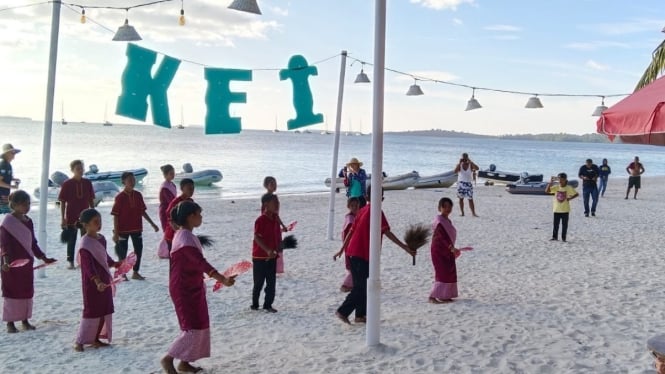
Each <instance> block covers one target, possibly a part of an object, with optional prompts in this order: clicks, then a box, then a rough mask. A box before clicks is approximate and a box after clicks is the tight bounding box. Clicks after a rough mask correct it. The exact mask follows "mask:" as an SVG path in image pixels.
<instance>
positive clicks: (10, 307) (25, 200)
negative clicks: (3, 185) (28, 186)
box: [0, 190, 55, 333]
mask: <svg viewBox="0 0 665 374" xmlns="http://www.w3.org/2000/svg"><path fill="white" fill-rule="evenodd" d="M8 201H9V208H10V209H11V210H12V213H11V214H8V215H6V216H5V217H4V219H3V220H2V224H0V256H1V257H0V258H1V260H0V261H1V262H2V271H0V274H1V278H2V297H3V298H4V302H3V307H2V320H3V321H5V322H7V332H8V333H15V332H18V330H17V329H16V326H14V322H16V321H22V325H23V329H24V330H34V329H35V327H34V326H32V325H31V324H30V322H29V321H28V319H30V318H31V317H32V297H33V295H34V294H35V288H34V271H33V270H32V267H33V263H34V258H35V257H36V258H38V259H40V260H42V261H44V262H45V263H47V264H50V263H52V262H55V260H54V259H52V258H47V257H46V255H45V254H44V253H43V252H42V251H41V249H40V248H39V246H38V245H37V239H36V238H35V230H34V226H33V224H32V220H31V219H30V218H29V217H28V216H27V215H26V214H27V213H28V212H29V211H30V195H28V193H27V192H25V191H22V190H18V191H15V192H13V193H12V194H10V195H9V198H8ZM21 259H25V260H28V263H27V264H25V265H23V266H19V267H10V266H9V265H10V264H11V263H12V262H13V261H16V260H21Z"/></svg>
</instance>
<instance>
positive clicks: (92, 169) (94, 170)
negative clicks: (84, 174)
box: [88, 164, 99, 174]
mask: <svg viewBox="0 0 665 374" xmlns="http://www.w3.org/2000/svg"><path fill="white" fill-rule="evenodd" d="M88 172H90V173H92V174H97V172H99V169H98V168H97V165H95V164H92V165H90V166H89V167H88Z"/></svg>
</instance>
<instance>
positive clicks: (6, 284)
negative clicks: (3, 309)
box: [0, 218, 44, 299]
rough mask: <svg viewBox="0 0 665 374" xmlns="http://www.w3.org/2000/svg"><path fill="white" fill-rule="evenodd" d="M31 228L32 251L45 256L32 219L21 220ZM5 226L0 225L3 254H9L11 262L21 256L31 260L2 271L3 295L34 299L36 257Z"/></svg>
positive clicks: (0, 276)
mask: <svg viewBox="0 0 665 374" xmlns="http://www.w3.org/2000/svg"><path fill="white" fill-rule="evenodd" d="M21 223H22V224H24V225H25V226H26V227H27V228H28V229H29V230H30V233H31V235H32V252H33V253H34V254H35V256H36V257H37V258H42V257H44V253H43V252H42V250H41V249H40V248H39V246H38V245H37V239H36V238H35V229H34V226H33V224H32V220H30V219H29V218H28V221H26V222H24V221H21ZM14 235H15V233H11V232H9V231H8V230H7V228H5V227H4V226H0V248H2V255H3V256H7V257H8V260H9V262H10V263H11V262H13V261H15V260H18V259H21V258H27V259H29V260H30V262H29V263H28V264H27V265H23V266H20V267H17V268H10V269H9V271H0V279H2V297H8V298H10V299H32V297H33V295H34V294H35V288H34V271H33V270H32V268H33V265H34V258H33V257H32V256H30V254H29V253H28V252H27V251H26V250H25V248H23V246H22V245H21V243H20V242H19V241H18V239H16V237H15V236H14Z"/></svg>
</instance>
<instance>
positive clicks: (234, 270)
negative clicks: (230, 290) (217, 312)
mask: <svg viewBox="0 0 665 374" xmlns="http://www.w3.org/2000/svg"><path fill="white" fill-rule="evenodd" d="M251 268H252V263H251V262H249V261H247V260H243V261H240V262H238V263H237V264H235V265H233V266H231V267H230V268H228V269H226V270H224V272H223V273H222V275H223V276H224V277H225V278H229V277H235V276H237V275H240V274H242V273H246V272H247V271H249V269H251ZM222 287H224V284H223V283H222V282H216V283H215V285H214V286H212V292H217V291H219V290H220V289H221V288H222Z"/></svg>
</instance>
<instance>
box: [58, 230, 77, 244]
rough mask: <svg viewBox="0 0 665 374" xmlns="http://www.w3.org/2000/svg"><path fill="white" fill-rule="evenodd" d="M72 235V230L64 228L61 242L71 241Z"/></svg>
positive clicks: (61, 233)
mask: <svg viewBox="0 0 665 374" xmlns="http://www.w3.org/2000/svg"><path fill="white" fill-rule="evenodd" d="M71 235H72V231H71V230H67V229H62V232H60V243H62V244H67V242H68V241H69V237H70V236H71ZM74 235H76V231H74Z"/></svg>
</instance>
